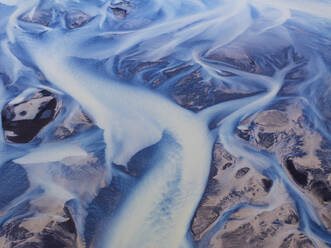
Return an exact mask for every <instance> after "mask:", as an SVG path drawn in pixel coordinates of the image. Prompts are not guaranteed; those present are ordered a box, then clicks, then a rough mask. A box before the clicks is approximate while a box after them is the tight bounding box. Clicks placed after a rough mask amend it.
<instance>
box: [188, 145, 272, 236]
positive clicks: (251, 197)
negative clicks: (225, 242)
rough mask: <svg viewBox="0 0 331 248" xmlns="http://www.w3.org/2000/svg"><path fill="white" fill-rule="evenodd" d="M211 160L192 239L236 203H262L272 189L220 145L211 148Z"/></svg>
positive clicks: (249, 167) (262, 178) (206, 229)
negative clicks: (266, 188) (209, 171)
mask: <svg viewBox="0 0 331 248" xmlns="http://www.w3.org/2000/svg"><path fill="white" fill-rule="evenodd" d="M212 161H213V162H212V168H211V173H210V177H209V180H208V184H207V188H206V191H205V194H204V196H203V198H202V200H201V202H200V204H199V207H198V209H197V211H196V214H195V216H194V218H193V221H192V225H191V230H192V233H193V235H194V238H195V239H196V240H199V239H201V238H202V237H203V236H204V234H205V233H206V232H207V231H208V230H210V229H211V228H212V227H213V226H214V225H215V223H217V221H218V219H219V218H220V216H221V215H222V214H223V213H224V212H225V211H227V210H229V209H231V208H233V207H234V206H235V205H236V204H239V203H248V204H257V205H260V204H266V199H267V197H266V196H267V195H268V192H269V191H270V188H271V186H272V183H270V182H269V181H270V179H268V178H266V177H264V176H262V175H261V174H260V173H258V172H257V171H256V170H255V169H254V168H252V167H251V166H250V165H249V164H247V163H246V162H244V161H240V160H238V159H237V158H234V157H233V156H232V155H231V154H230V153H229V152H227V151H225V150H224V148H223V147H222V145H221V144H220V143H216V144H215V145H214V150H213V160H212ZM248 172H249V173H248ZM263 180H265V181H268V182H269V185H268V187H269V188H268V190H265V187H266V186H265V183H263Z"/></svg>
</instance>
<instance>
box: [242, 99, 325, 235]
mask: <svg viewBox="0 0 331 248" xmlns="http://www.w3.org/2000/svg"><path fill="white" fill-rule="evenodd" d="M274 108H275V109H269V110H265V111H263V112H261V113H259V114H257V115H254V116H251V117H248V118H246V119H245V120H244V121H243V122H242V123H241V125H244V126H246V127H249V128H248V129H247V130H246V135H249V136H250V139H249V140H247V139H245V140H246V141H248V144H250V145H252V146H254V147H258V148H260V149H265V150H268V151H269V152H271V153H274V154H275V156H276V158H277V159H278V162H279V164H281V165H283V168H284V170H285V171H286V172H287V174H288V177H289V178H291V179H292V181H293V182H294V183H295V184H297V185H298V186H299V187H300V188H301V189H302V190H304V191H305V194H306V195H307V196H309V197H310V198H311V200H312V201H313V202H314V204H315V206H316V210H317V212H318V213H319V216H320V219H321V221H322V222H323V223H324V224H325V226H326V227H327V228H328V230H329V231H331V229H330V219H331V218H329V217H328V215H325V209H330V207H331V205H330V204H331V203H330V202H331V170H330V168H331V159H330V154H331V146H330V144H329V143H328V142H327V141H326V140H325V139H323V137H322V136H321V134H320V133H318V132H317V131H314V130H312V129H311V124H310V123H309V120H308V119H307V117H306V116H305V114H304V111H305V105H304V103H302V102H300V101H292V102H281V103H278V104H276V105H275V106H274ZM278 108H281V109H282V110H278ZM237 133H238V132H237ZM266 134H268V135H267V136H266ZM238 136H239V135H238ZM239 137H241V138H242V136H239ZM270 137H272V139H271V138H270Z"/></svg>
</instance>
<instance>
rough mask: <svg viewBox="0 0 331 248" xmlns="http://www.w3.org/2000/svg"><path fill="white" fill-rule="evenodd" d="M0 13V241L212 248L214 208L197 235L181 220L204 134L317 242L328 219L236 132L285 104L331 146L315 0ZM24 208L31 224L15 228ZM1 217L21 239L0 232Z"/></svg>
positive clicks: (194, 186) (195, 191)
mask: <svg viewBox="0 0 331 248" xmlns="http://www.w3.org/2000/svg"><path fill="white" fill-rule="evenodd" d="M0 13H1V19H0V26H1V31H0V32H1V34H0V79H1V84H0V107H1V109H3V111H2V123H0V126H1V128H2V129H3V131H2V132H1V134H0V141H1V144H0V154H1V157H0V163H1V164H0V170H3V173H7V172H6V170H9V171H10V169H8V168H17V172H13V173H14V174H15V173H20V174H19V175H18V174H17V178H21V179H20V180H22V184H23V181H24V183H25V184H26V189H24V188H22V189H21V188H18V189H17V191H19V192H17V194H16V193H13V195H14V196H13V197H12V196H10V194H8V193H6V192H5V191H8V190H9V188H10V187H11V186H10V185H11V184H12V183H15V182H14V181H15V180H14V181H13V182H12V181H11V180H10V179H8V181H7V184H6V183H5V184H1V185H7V186H6V187H7V188H6V187H3V189H2V191H3V192H1V194H2V195H4V196H5V197H6V198H4V199H5V200H4V201H3V202H2V201H0V228H1V229H0V247H4V248H5V247H30V246H29V245H34V246H31V247H48V248H52V247H103V248H114V247H115V248H133V247H139V248H140V247H141V248H144V247H146V248H147V247H148V248H162V247H170V248H177V247H178V248H180V247H183V248H184V247H185V248H186V247H214V246H210V244H211V243H210V239H211V237H212V236H213V235H214V234H215V233H217V232H218V231H219V230H220V229H221V228H223V226H224V224H223V223H225V222H227V221H228V215H227V214H226V213H225V212H224V213H223V214H224V217H222V215H221V217H220V219H217V220H216V221H217V222H218V224H216V225H215V226H214V227H211V228H210V229H207V231H205V234H204V236H203V237H202V238H196V237H193V234H192V232H191V225H192V220H193V218H196V216H197V213H196V210H197V208H199V206H200V205H199V204H202V202H203V200H202V199H205V198H206V196H205V195H204V193H205V192H206V191H205V190H206V186H207V184H208V185H209V183H210V182H209V180H210V168H211V166H212V165H213V163H214V162H213V159H214V158H213V156H212V154H213V151H214V147H215V143H220V144H221V145H222V147H223V148H224V150H226V151H228V152H229V153H230V154H231V155H232V156H234V157H236V158H237V159H239V160H241V161H246V162H247V163H249V164H251V165H252V166H253V167H254V168H255V169H256V170H257V171H258V172H260V173H261V174H263V175H265V176H268V177H269V178H271V179H272V180H273V181H274V185H282V187H284V188H285V189H286V192H287V194H288V196H289V198H290V199H291V200H288V201H291V202H293V205H295V208H296V211H297V213H298V221H299V227H298V230H300V231H301V232H302V235H304V236H306V237H307V238H308V239H309V240H310V242H311V245H312V247H330V246H331V234H330V229H331V225H330V226H327V225H328V224H326V222H325V221H323V220H322V219H321V218H326V219H328V217H330V215H329V216H324V217H321V215H319V214H318V213H317V207H316V206H315V205H314V202H313V201H312V200H311V196H310V195H306V194H305V191H304V190H303V189H302V188H300V186H299V185H297V184H296V183H295V181H294V179H292V178H289V174H288V173H286V171H285V169H286V168H285V167H283V166H282V165H281V163H280V162H279V160H277V159H278V157H277V155H275V154H273V152H271V151H265V150H262V149H260V148H256V147H255V148H254V147H252V146H251V145H250V144H248V142H246V141H244V140H243V139H241V138H240V137H238V135H237V132H238V128H240V126H241V125H244V124H242V123H243V122H244V121H245V120H246V119H247V118H249V117H252V116H257V115H258V114H259V113H261V112H262V111H264V110H267V109H268V108H270V107H271V105H273V104H276V103H278V102H279V101H291V100H298V101H302V102H304V104H306V105H308V107H307V108H306V109H305V115H306V116H307V119H309V123H310V124H309V125H310V128H311V132H313V131H314V132H317V133H319V134H320V135H321V137H322V138H323V139H324V140H325V141H326V142H331V139H330V135H331V134H330V130H331V122H330V120H331V114H330V108H331V105H330V100H329V99H330V97H331V93H330V92H331V85H330V84H331V81H330V78H331V77H330V62H331V55H330V46H331V37H330V35H331V33H330V29H331V20H330V18H331V16H330V13H331V4H330V3H328V1H322V0H315V1H313V0H311V1H308V0H307V1H303V2H300V1H296V0H290V1H277V2H272V1H268V0H247V1H246V0H231V1H230V0H210V1H205V0H179V1H172V0H169V1H161V0H154V1H152V0H150V1H149V0H131V1H120V0H112V1H107V0H86V1H83V0H56V1H46V0H33V1H32V0H31V1H15V0H0ZM224 58H227V59H224ZM25 106H27V107H25ZM38 111H39V112H38ZM76 111H78V112H79V111H82V112H83V114H81V115H80V116H79V117H76ZM30 112H32V113H30ZM79 113H80V112H79ZM26 115H29V116H30V117H31V116H32V117H31V120H32V122H29V121H27V120H25V119H24V118H25V117H24V116H26ZM22 116H23V117H22ZM9 120H10V121H12V122H13V123H11V122H10V121H9ZM33 121H34V122H33ZM35 122H37V124H36V123H35ZM71 122H72V123H71ZM75 122H78V124H79V125H76V124H75ZM31 123H32V124H31ZM68 123H69V124H68ZM29 125H31V126H29ZM75 125H76V126H75ZM39 126H40V127H39ZM27 127H28V128H27ZM59 127H60V128H59ZM6 128H7V129H6ZM20 128H21V129H23V131H22V130H20ZM61 128H62V129H61ZM249 128H251V127H249ZM59 130H65V131H66V132H67V133H66V132H64V131H63V132H62V131H61V132H60V131H59ZM68 132H69V133H68ZM59 133H60V135H59V136H56V135H57V134H59ZM307 133H308V131H307ZM21 136H22V137H21ZM28 136H29V137H28ZM30 136H31V137H30ZM147 149H155V150H156V151H155V154H154V155H151V154H149V153H144V152H145V151H146V150H147ZM141 153H143V154H145V157H144V158H143V159H140V160H139V159H138V160H137V159H136V158H137V157H139V154H141ZM146 154H147V155H146ZM148 154H149V155H148ZM148 156H151V157H148ZM292 156H293V155H292ZM330 160H331V159H330ZM133 161H136V162H135V163H133ZM147 164H152V165H151V166H147ZM10 166H12V167H10ZM70 166H71V167H70ZM134 166H137V168H132V167H134ZM144 166H146V167H144ZM326 166H329V167H327V169H326V171H330V170H331V169H330V166H331V162H330V163H329V164H327V165H326ZM139 168H141V171H139ZM75 173H77V174H75ZM4 175H7V174H4ZM8 175H10V173H8ZM0 178H1V175H0ZM328 178H329V179H328V180H330V178H331V177H328ZM233 183H234V184H235V182H233ZM328 183H329V184H328V185H329V186H328V187H331V185H330V181H328ZM15 185H16V184H15ZM123 185H124V186H123ZM107 189H108V190H109V192H110V193H108V194H110V198H111V200H105V202H104V203H100V205H102V206H103V209H102V211H104V212H102V211H101V210H100V209H101V207H100V206H99V205H97V204H96V203H95V202H97V201H98V199H99V198H102V194H103V193H102V192H104V191H105V190H107ZM324 190H325V191H327V190H331V189H328V188H327V186H326V188H325V189H324ZM0 191H1V190H0ZM330 192H331V191H330ZM271 193H272V192H271ZM119 195H120V197H119ZM273 197H274V198H273V199H276V198H277V197H280V198H284V196H277V195H275V196H273ZM118 198H120V200H116V199H118ZM7 199H8V200H7ZM51 201H54V204H53V206H52V207H50V206H49V203H48V204H47V202H51ZM272 202H274V201H272ZM272 202H270V205H269V206H268V207H269V209H272V208H273V204H274V203H272ZM329 202H330V200H329V199H326V200H325V202H324V203H323V204H324V205H323V206H325V208H327V206H329V205H327V204H329ZM93 204H96V205H93ZM107 204H109V206H105V205H107ZM246 204H250V203H249V202H240V203H239V205H237V206H234V207H233V208H232V209H240V208H241V207H242V206H246ZM110 205H111V207H110ZM56 206H59V207H58V208H57V207H56ZM252 206H253V204H252ZM62 208H63V210H62ZM95 209H97V210H98V211H101V212H102V213H100V214H99V215H101V216H97V217H95V219H93V218H92V217H91V216H93V214H95V213H94V212H93V211H95V212H97V210H95ZM227 210H229V211H231V209H227ZM233 211H234V210H233ZM103 215H104V216H103ZM46 216H47V217H46ZM38 218H39V221H38ZM35 219H37V221H38V223H39V224H38V225H40V226H43V224H40V223H44V226H43V227H41V228H39V229H38V228H32V229H33V231H30V229H29V227H30V228H31V226H35V224H33V223H34V222H33V221H35ZM71 220H72V222H70V221H71ZM11 221H22V222H19V223H20V224H19V225H18V226H20V227H24V228H25V229H24V230H26V231H24V232H30V233H31V235H30V236H28V235H26V237H24V235H23V234H22V235H23V237H17V240H15V239H14V240H13V238H9V234H8V233H10V232H15V230H16V229H14V228H11V229H10V228H8V226H9V225H8V223H11ZM29 221H31V222H29ZM90 222H91V223H92V222H93V225H94V226H93V227H89V223H90ZM12 223H14V222H12ZM15 223H16V222H15ZM47 223H51V224H47ZM56 223H60V224H59V225H57V224H56ZM61 223H62V224H61ZM63 223H66V225H67V226H66V225H64V224H63ZM68 223H69V224H68ZM16 224H17V223H16ZM13 225H14V224H13ZM38 225H37V226H38ZM14 226H15V225H14ZM64 226H65V227H64ZM94 227H98V228H97V229H96V230H92V229H94ZM43 228H45V229H43ZM52 228H53V229H52ZM45 230H46V231H45ZM68 230H69V232H67V231H68ZM91 230H92V231H91ZM16 232H17V230H16ZM62 232H63V233H62ZM58 233H60V235H59V234H58ZM61 233H62V234H61ZM193 233H194V232H193ZM58 235H59V236H58ZM284 238H285V237H284ZM61 239H62V240H61ZM50 240H51V241H50ZM71 240H73V241H71ZM220 240H221V241H220V244H219V245H217V246H215V247H229V246H226V245H224V243H223V245H221V244H222V239H220ZM13 241H14V242H13ZM70 242H72V243H70ZM261 242H262V241H261ZM15 244H18V245H23V246H15ZM13 245H14V246H13ZM24 245H26V246H24ZM268 245H270V246H269V247H280V245H281V244H268ZM282 247H290V246H282ZM291 247H292V246H291ZM293 247H296V246H293ZM307 247H308V246H307ZM309 247H310V246H309Z"/></svg>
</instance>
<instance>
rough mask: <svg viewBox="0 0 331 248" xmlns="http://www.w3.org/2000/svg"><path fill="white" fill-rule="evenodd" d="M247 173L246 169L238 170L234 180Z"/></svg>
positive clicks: (247, 169)
mask: <svg viewBox="0 0 331 248" xmlns="http://www.w3.org/2000/svg"><path fill="white" fill-rule="evenodd" d="M248 171H249V168H248V167H244V168H241V169H239V170H238V171H237V172H236V175H235V178H241V177H243V176H245V175H246V174H247V172H248Z"/></svg>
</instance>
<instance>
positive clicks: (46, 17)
mask: <svg viewBox="0 0 331 248" xmlns="http://www.w3.org/2000/svg"><path fill="white" fill-rule="evenodd" d="M20 19H21V20H22V21H25V22H32V23H38V24H41V25H43V26H49V25H50V24H51V23H52V21H53V14H52V11H51V10H50V9H36V10H35V11H34V12H33V14H32V15H31V14H30V13H28V14H26V15H23V16H21V18H20Z"/></svg>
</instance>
